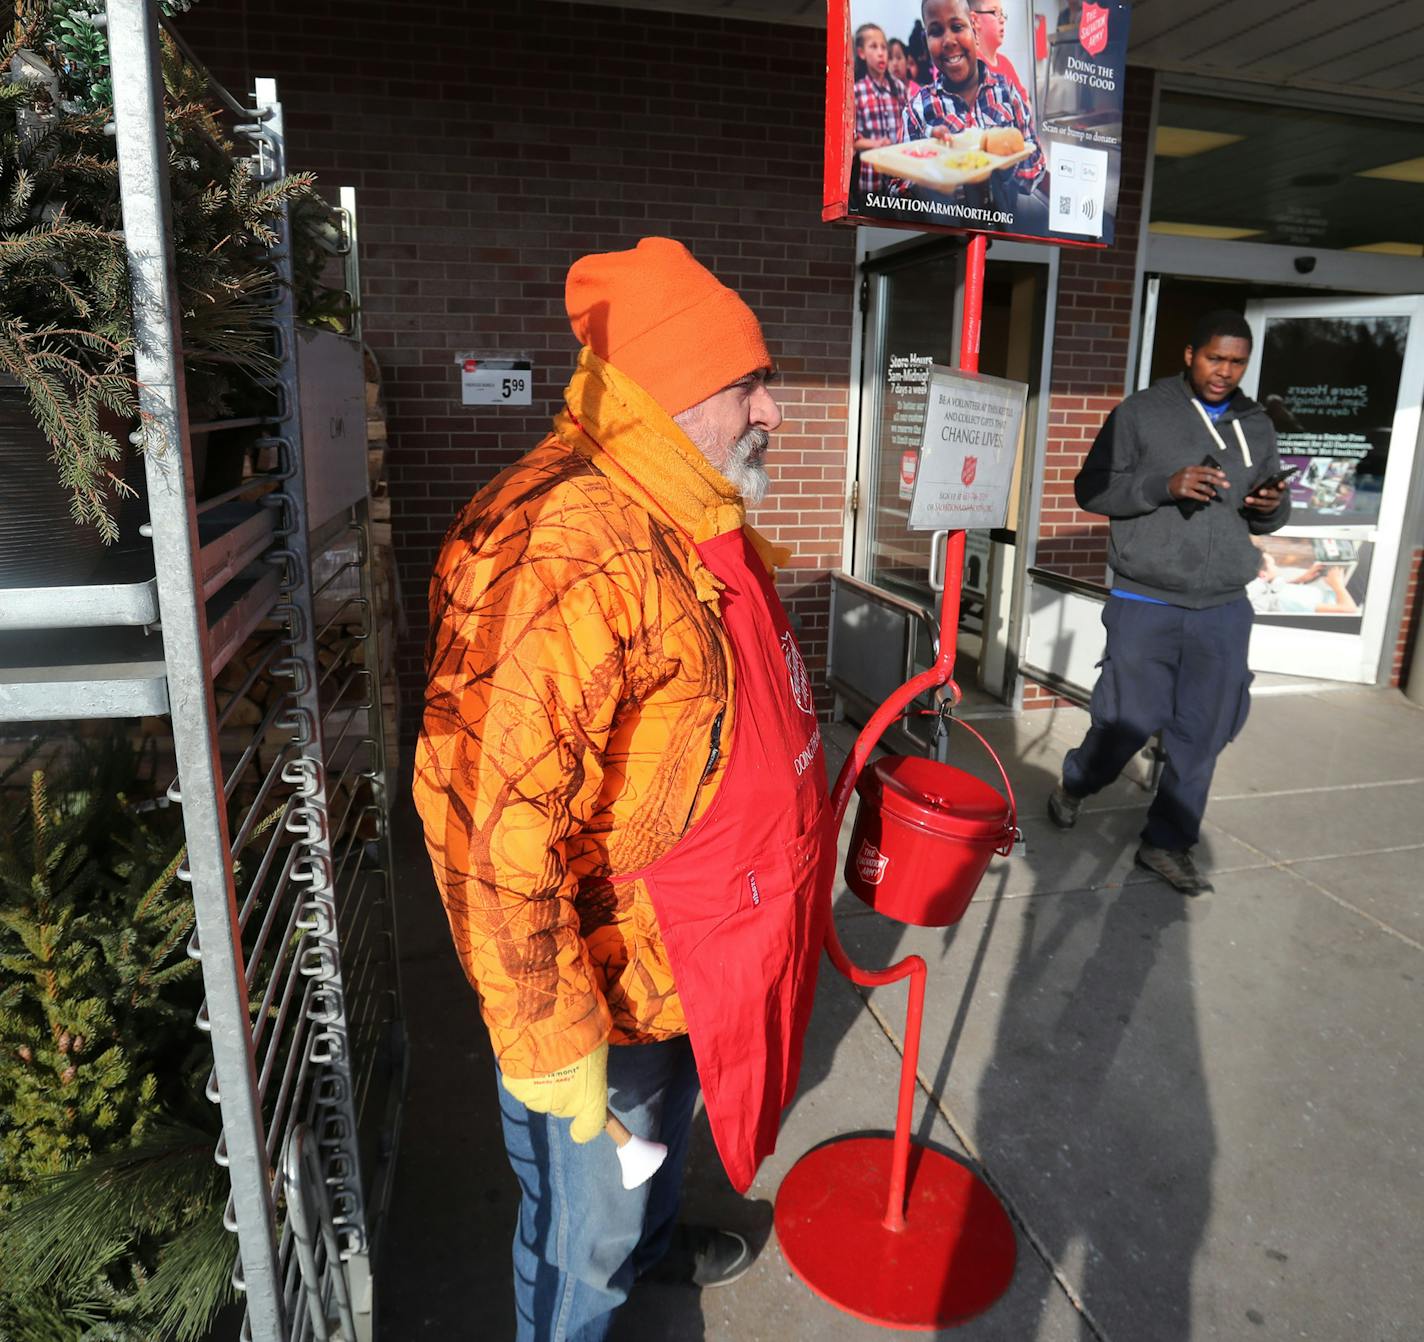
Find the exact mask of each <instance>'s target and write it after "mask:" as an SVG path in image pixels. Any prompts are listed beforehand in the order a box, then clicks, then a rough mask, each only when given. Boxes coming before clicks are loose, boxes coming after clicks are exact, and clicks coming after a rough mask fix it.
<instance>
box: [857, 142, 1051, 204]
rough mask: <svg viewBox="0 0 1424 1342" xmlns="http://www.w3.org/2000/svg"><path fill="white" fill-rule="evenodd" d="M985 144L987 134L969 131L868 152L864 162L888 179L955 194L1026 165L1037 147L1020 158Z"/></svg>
mask: <svg viewBox="0 0 1424 1342" xmlns="http://www.w3.org/2000/svg"><path fill="white" fill-rule="evenodd" d="M983 144H984V132H983V130H968V131H963V132H961V133H960V134H958V135H952V136H951V137H950V138H949V139H948V140H938V139H927V140H907V141H906V142H905V143H904V144H887V145H884V146H882V147H881V148H879V149H868V150H866V151H865V152H864V153H862V154H861V156H860V161H861V163H863V164H864V165H865V166H866V167H868V168H874V169H875V170H876V171H877V172H883V173H885V174H886V176H888V177H898V178H901V179H902V180H904V181H908V182H918V183H919V184H920V185H921V186H929V187H933V188H934V189H935V190H937V191H953V190H954V189H955V188H956V187H961V186H975V185H977V184H978V183H980V182H987V181H988V180H989V176H990V174H991V173H995V172H998V171H999V170H1000V169H1001V168H1011V167H1013V165H1014V164H1015V163H1022V162H1023V161H1024V159H1026V158H1028V157H1029V156H1030V155H1031V154H1032V153H1033V147H1032V146H1031V145H1025V146H1024V147H1023V148H1022V149H1020V150H1019V151H1018V153H1016V154H987V153H985V152H984V149H983Z"/></svg>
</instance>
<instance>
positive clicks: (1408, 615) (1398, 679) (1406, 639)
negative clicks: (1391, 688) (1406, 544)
mask: <svg viewBox="0 0 1424 1342" xmlns="http://www.w3.org/2000/svg"><path fill="white" fill-rule="evenodd" d="M1421 616H1424V546H1419V547H1416V548H1415V550H1414V557H1413V559H1412V560H1411V561H1410V565H1409V584H1408V586H1407V587H1405V589H1404V615H1403V617H1402V618H1401V619H1400V621H1399V637H1398V638H1397V639H1396V640H1395V644H1394V658H1393V660H1392V661H1391V662H1390V674H1389V683H1390V684H1391V685H1403V684H1404V682H1405V681H1406V680H1407V679H1408V678H1409V670H1410V667H1411V666H1412V665H1413V662H1414V659H1415V658H1416V657H1418V656H1419V652H1420V649H1419V628H1420V625H1421V622H1424V621H1421Z"/></svg>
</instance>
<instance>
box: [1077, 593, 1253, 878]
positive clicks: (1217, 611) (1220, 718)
mask: <svg viewBox="0 0 1424 1342" xmlns="http://www.w3.org/2000/svg"><path fill="white" fill-rule="evenodd" d="M1103 625H1104V627H1105V628H1106V629H1107V631H1108V644H1107V655H1106V656H1105V657H1104V658H1103V660H1102V662H1101V664H1100V666H1101V670H1100V671H1099V674H1098V683H1097V684H1096V685H1095V686H1094V687H1093V697H1092V701H1091V702H1090V703H1089V705H1088V711H1089V713H1090V714H1091V715H1092V719H1093V725H1092V726H1091V727H1090V728H1089V729H1088V734H1087V735H1086V736H1085V737H1084V738H1083V744H1082V745H1080V746H1079V747H1078V748H1077V749H1076V750H1070V751H1069V752H1068V755H1067V758H1065V759H1064V761H1063V784H1064V786H1065V787H1066V788H1067V789H1068V791H1069V792H1071V793H1072V794H1073V795H1074V796H1075V797H1088V796H1091V795H1092V794H1093V793H1094V792H1100V791H1101V790H1102V789H1103V788H1105V787H1107V786H1108V784H1109V783H1111V782H1112V781H1113V779H1115V778H1116V777H1117V776H1118V774H1120V773H1121V772H1122V770H1123V766H1124V765H1126V764H1127V762H1128V760H1130V759H1131V758H1132V757H1133V756H1134V755H1135V754H1137V752H1138V751H1139V750H1141V749H1142V747H1143V746H1145V745H1146V744H1147V742H1148V740H1149V739H1150V738H1151V737H1152V736H1153V734H1154V733H1156V732H1159V731H1160V732H1161V733H1162V745H1163V747H1164V749H1165V751H1166V755H1167V764H1166V768H1165V769H1164V770H1163V772H1162V781H1161V783H1160V784H1159V785H1158V788H1157V795H1156V797H1155V798H1154V799H1153V801H1152V807H1151V809H1150V810H1149V811H1148V812H1147V824H1146V826H1145V828H1144V829H1143V831H1142V841H1143V842H1144V843H1150V844H1152V845H1154V846H1155V847H1158V848H1171V849H1174V850H1177V851H1180V850H1182V849H1184V848H1190V847H1191V846H1192V845H1193V844H1194V843H1196V841H1197V839H1198V838H1199V837H1200V834H1201V822H1202V814H1203V812H1205V810H1206V798H1207V793H1208V792H1209V791H1210V789H1211V776H1212V773H1213V772H1214V771H1215V769H1216V757H1217V756H1218V755H1219V754H1221V752H1222V751H1223V750H1224V749H1225V748H1226V745H1227V743H1228V742H1230V741H1232V740H1234V739H1235V737H1236V735H1237V733H1238V732H1240V730H1241V728H1242V727H1243V726H1244V725H1245V723H1246V714H1247V711H1248V710H1249V708H1250V704H1251V698H1250V687H1251V673H1250V672H1249V671H1248V670H1247V669H1246V649H1247V645H1248V644H1249V643H1250V641H1251V603H1250V602H1249V601H1247V600H1246V598H1245V597H1242V598H1241V600H1239V601H1232V602H1230V603H1228V604H1227V605H1225V606H1211V607H1209V608H1208V609H1206V610H1187V609H1185V608H1184V607H1182V606H1159V605H1154V604H1152V603H1151V602H1147V601H1129V600H1126V599H1124V598H1122V597H1109V598H1108V600H1107V604H1106V605H1105V606H1104V607H1103Z"/></svg>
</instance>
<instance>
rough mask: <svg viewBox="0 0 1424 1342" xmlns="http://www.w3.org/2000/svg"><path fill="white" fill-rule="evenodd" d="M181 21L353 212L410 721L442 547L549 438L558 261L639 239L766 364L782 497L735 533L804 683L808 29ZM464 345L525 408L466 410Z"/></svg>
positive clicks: (840, 250) (568, 360)
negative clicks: (760, 351) (530, 361)
mask: <svg viewBox="0 0 1424 1342" xmlns="http://www.w3.org/2000/svg"><path fill="white" fill-rule="evenodd" d="M279 16H280V17H279ZM182 27H183V32H184V34H185V36H186V37H187V39H188V41H189V42H190V43H191V44H192V45H193V46H194V47H195V49H196V51H197V52H198V54H199V55H200V56H201V57H202V58H203V59H204V60H205V61H207V62H208V64H209V65H210V66H211V67H212V68H213V70H214V71H215V73H217V74H218V76H219V77H220V78H222V79H223V80H224V82H226V83H228V85H229V87H231V88H233V89H234V90H235V91H245V90H246V89H247V88H248V87H249V85H250V80H251V78H252V77H253V76H256V75H270V76H274V77H275V78H276V79H277V80H278V88H279V91H280V94H281V97H282V99H283V104H284V110H285V112H286V115H287V123H288V127H289V131H290V136H291V155H290V161H291V164H292V166H293V167H294V168H310V169H313V170H314V171H316V172H317V173H319V174H320V175H321V177H322V179H323V181H324V182H325V183H326V184H327V185H328V186H331V187H333V188H334V187H336V186H338V185H354V186H355V187H356V188H357V190H358V193H359V195H358V202H359V210H360V219H361V238H362V248H361V252H362V263H363V268H364V280H365V285H364V287H365V290H366V298H365V320H366V339H367V342H368V343H369V344H370V345H371V347H372V348H373V349H374V351H375V353H376V355H377V357H378V359H379V360H380V362H381V365H382V369H383V377H384V383H385V396H386V404H387V412H388V416H389V426H390V446H389V450H388V455H387V465H388V472H389V477H390V494H391V506H392V522H393V529H394V539H395V544H396V549H397V555H398V561H399V567H400V578H401V586H402V591H403V593H404V598H405V604H406V609H407V616H408V620H409V625H410V628H409V633H408V634H407V636H406V637H405V638H404V639H403V640H402V641H401V644H400V646H399V648H398V669H399V674H400V677H401V682H402V691H403V698H404V700H405V703H406V705H407V709H408V712H409V711H410V710H412V709H414V710H417V711H418V705H419V703H420V696H421V690H422V674H421V650H422V645H423V641H424V637H425V591H426V581H427V577H428V575H429V572H430V568H431V564H432V561H433V559H434V556H435V551H436V548H437V546H438V544H439V541H440V538H441V536H442V534H443V533H444V531H445V528H446V526H447V525H448V524H449V522H450V520H451V519H452V517H453V516H454V514H455V512H456V510H457V509H458V508H459V506H460V505H461V503H463V502H464V500H465V499H466V498H468V496H469V495H470V494H471V493H473V492H474V491H475V490H476V489H477V488H479V486H480V485H482V484H483V483H484V482H485V481H487V480H488V479H489V478H490V477H491V476H492V475H494V473H495V472H496V471H497V470H499V469H500V468H501V467H503V466H504V465H506V464H508V463H509V462H511V461H513V460H514V459H515V458H516V457H518V456H519V455H520V454H521V453H522V452H524V451H525V450H526V449H527V448H529V447H530V446H532V445H533V443H534V442H535V441H536V440H537V439H538V438H539V437H540V436H541V435H542V433H543V432H544V431H545V429H546V427H547V425H548V421H549V417H550V415H551V413H552V412H553V410H554V409H555V408H556V406H557V404H558V398H559V396H560V393H561V391H562V388H563V386H564V383H565V381H566V379H567V375H568V372H569V370H570V369H571V367H572V364H573V358H574V355H575V352H576V349H575V343H574V340H573V337H572V335H571V334H570V332H569V328H568V322H567V319H566V318H565V315H564V311H563V279H564V274H565V272H566V270H567V269H568V266H569V264H570V262H571V261H573V260H574V259H575V258H576V257H577V256H579V255H581V254H582V253H584V252H586V251H593V250H603V249H611V248H617V247H625V246H631V245H632V244H633V243H634V242H635V241H636V240H637V238H639V237H640V236H643V235H646V234H651V233H664V234H671V235H673V236H675V237H678V238H681V239H682V240H684V241H685V242H687V243H688V245H689V246H690V247H691V248H692V249H693V251H694V252H695V253H696V254H697V255H698V257H699V258H700V259H701V260H703V261H704V262H705V263H706V264H708V265H709V266H710V267H711V268H712V269H713V270H715V271H716V272H717V274H718V275H719V276H720V277H721V278H722V279H723V280H724V281H725V282H726V283H728V284H730V285H732V286H733V287H734V288H736V289H738V290H739V291H740V292H741V293H742V294H743V295H744V297H745V298H746V299H747V301H748V302H749V303H750V304H751V305H752V307H753V308H754V309H756V310H757V312H758V313H759V314H760V316H761V318H762V321H763V323H764V325H765V328H766V334H767V338H768V343H769V345H770V346H771V349H772V351H773V353H774V354H775V355H776V357H777V358H778V360H779V362H780V365H781V368H782V380H781V383H780V390H779V393H778V394H779V395H780V397H781V400H782V405H783V409H784V410H785V412H786V423H785V425H784V427H783V429H782V430H781V433H780V435H779V436H778V438H777V440H776V444H775V448H774V458H773V469H774V472H775V474H776V479H777V492H776V493H775V494H774V495H773V497H772V499H771V500H769V501H768V503H767V504H766V505H764V506H763V507H762V508H761V509H759V510H758V511H757V514H756V516H755V518H754V520H755V521H756V523H757V524H758V525H759V526H760V527H761V528H762V529H763V530H765V531H766V532H767V533H768V534H769V535H770V536H771V537H772V539H774V540H777V541H779V542H781V543H783V544H787V545H791V546H793V547H794V549H795V552H796V557H795V560H794V562H793V565H792V567H791V569H790V571H789V573H788V574H786V575H785V578H784V581H783V584H782V586H783V591H784V594H785V595H786V597H787V601H788V604H789V606H790V608H791V610H792V614H793V620H794V621H795V622H796V623H797V624H798V626H799V629H800V631H801V634H802V638H803V646H804V649H805V652H806V660H807V662H808V664H809V665H810V668H811V672H812V676H813V678H814V679H815V681H816V682H817V683H819V681H820V680H821V678H822V677H821V674H820V672H821V668H822V666H823V664H824V656H825V637H826V600H827V592H828V585H827V580H826V571H827V569H829V568H832V567H835V566H837V565H838V564H839V563H840V560H841V534H842V532H841V528H842V515H843V506H844V493H845V488H844V478H845V444H846V438H845V423H846V416H847V410H848V402H847V387H846V379H847V370H848V367H849V359H850V337H851V312H852V272H853V265H854V238H853V235H852V234H851V233H850V232H849V231H846V230H838V229H833V228H831V227H830V226H828V225H825V224H822V223H821V222H820V199H821V197H820V165H821V134H822V119H823V118H822V99H823V90H824V78H823V67H824V51H823V42H824V39H823V37H822V36H821V34H819V33H817V32H815V31H812V30H806V29H801V28H781V27H773V26H770V25H760V24H747V23H737V22H729V21H725V20H720V19H713V18H702V17H692V16H686V15H673V14H659V13H650V12H642V11H636V10H619V9H605V8H596V7H590V6H584V5H568V4H557V3H544V4H537V5H536V4H533V3H529V0H513V2H512V3H508V4H504V5H500V6H497V7H495V8H493V9H490V8H485V9H483V10H481V9H479V8H477V7H475V6H461V5H448V4H434V3H414V4H409V3H408V4H402V5H391V4H388V3H384V0H380V2H378V0H281V2H280V4H279V3H278V0H247V2H246V3H243V4H230V3H221V2H220V0H211V3H206V4H201V5H198V6H197V7H196V8H195V9H194V10H193V11H192V12H191V13H190V14H188V15H186V16H184V18H183V19H182ZM472 348H483V349H492V350H506V351H527V352H528V353H529V354H531V355H532V356H533V358H534V361H535V382H534V397H535V404H534V405H533V406H532V407H531V409H530V410H529V411H527V412H522V411H520V410H517V409H499V408H483V407H473V406H472V407H466V406H463V405H461V403H460V391H459V378H458V373H457V370H456V367H455V364H454V362H453V359H454V355H455V353H456V352H457V351H460V350H466V349H472ZM689 353H692V352H691V351H690V352H689ZM406 725H407V727H409V726H410V725H411V720H410V719H409V718H408V720H407V724H406Z"/></svg>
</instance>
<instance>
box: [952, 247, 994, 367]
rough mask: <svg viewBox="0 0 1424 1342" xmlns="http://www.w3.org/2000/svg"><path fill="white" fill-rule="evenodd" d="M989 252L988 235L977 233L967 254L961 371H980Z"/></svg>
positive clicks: (960, 359)
mask: <svg viewBox="0 0 1424 1342" xmlns="http://www.w3.org/2000/svg"><path fill="white" fill-rule="evenodd" d="M988 250H989V238H988V235H987V234H985V233H973V234H970V237H969V246H968V247H967V248H966V249H965V252H964V320H963V322H962V323H961V324H960V328H959V371H960V372H962V373H977V372H978V371H979V331H980V329H981V327H982V326H983V324H984V257H985V255H986V253H987V252H988Z"/></svg>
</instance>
